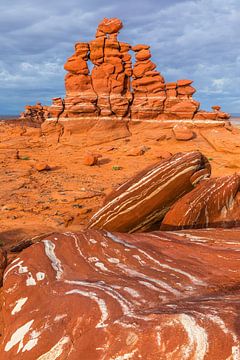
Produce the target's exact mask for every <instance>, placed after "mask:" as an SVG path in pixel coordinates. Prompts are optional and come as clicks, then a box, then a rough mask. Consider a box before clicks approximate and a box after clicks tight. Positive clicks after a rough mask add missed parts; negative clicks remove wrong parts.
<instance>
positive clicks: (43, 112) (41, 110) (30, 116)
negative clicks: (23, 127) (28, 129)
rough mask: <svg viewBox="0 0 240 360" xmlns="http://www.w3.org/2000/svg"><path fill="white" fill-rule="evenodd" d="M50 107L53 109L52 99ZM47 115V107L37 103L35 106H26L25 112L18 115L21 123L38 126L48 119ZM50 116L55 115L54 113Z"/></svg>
mask: <svg viewBox="0 0 240 360" xmlns="http://www.w3.org/2000/svg"><path fill="white" fill-rule="evenodd" d="M52 107H54V99H53V105H52ZM51 109H52V108H51ZM49 115H50V113H49V110H48V106H44V105H42V104H41V103H37V104H36V105H26V106H25V111H24V112H22V113H21V114H20V119H21V120H22V121H23V122H28V123H33V124H36V125H40V124H42V123H43V122H44V121H45V120H46V119H48V117H49ZM52 115H55V113H53V114H52Z"/></svg>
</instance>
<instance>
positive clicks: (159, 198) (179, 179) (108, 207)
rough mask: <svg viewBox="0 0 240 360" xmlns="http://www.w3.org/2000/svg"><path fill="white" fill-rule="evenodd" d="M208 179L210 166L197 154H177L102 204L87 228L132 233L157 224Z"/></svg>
mask: <svg viewBox="0 0 240 360" xmlns="http://www.w3.org/2000/svg"><path fill="white" fill-rule="evenodd" d="M207 176H210V165H209V163H208V162H207V160H206V159H205V158H204V157H203V156H202V154H201V153H200V152H198V151H196V152H190V153H185V154H184V153H178V154H175V155H174V156H172V157H171V158H168V159H166V160H163V161H161V162H160V163H158V164H157V165H155V166H153V167H151V168H149V169H147V170H144V171H142V172H141V173H139V174H138V175H136V176H135V177H134V178H132V179H131V180H129V181H128V182H127V183H125V184H123V185H122V186H120V187H119V188H118V189H117V190H116V191H114V192H113V193H112V194H111V195H109V197H108V198H107V199H106V200H105V204H104V206H103V207H102V208H101V209H100V210H99V212H97V213H96V214H95V215H94V216H93V218H92V219H91V220H90V225H89V227H90V228H96V229H106V230H109V231H122V232H135V231H144V230H147V229H149V228H150V227H151V225H153V224H154V223H156V222H158V221H161V220H162V219H163V217H164V215H165V214H166V212H167V211H168V209H169V207H170V206H171V205H172V204H173V203H174V202H175V201H176V200H177V199H178V198H179V197H181V196H182V195H183V194H186V193H187V192H189V191H190V190H192V189H193V184H195V183H196V182H197V181H199V180H200V179H202V178H203V177H204V178H205V177H207Z"/></svg>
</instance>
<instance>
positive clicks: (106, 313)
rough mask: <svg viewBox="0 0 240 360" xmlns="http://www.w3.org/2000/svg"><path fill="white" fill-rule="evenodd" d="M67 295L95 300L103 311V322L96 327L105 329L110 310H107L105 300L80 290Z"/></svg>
mask: <svg viewBox="0 0 240 360" xmlns="http://www.w3.org/2000/svg"><path fill="white" fill-rule="evenodd" d="M65 294H66V295H71V294H79V295H82V296H85V297H88V298H90V299H91V300H94V301H95V302H96V303H97V304H98V306H99V309H100V311H101V320H100V321H99V323H98V324H97V325H96V328H101V327H105V326H106V324H105V321H106V320H107V319H108V309H107V305H106V303H105V301H104V300H103V299H100V298H99V297H98V296H97V294H96V293H94V292H91V291H83V290H79V289H73V290H70V291H67V292H65Z"/></svg>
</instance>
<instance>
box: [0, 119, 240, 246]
mask: <svg viewBox="0 0 240 360" xmlns="http://www.w3.org/2000/svg"><path fill="white" fill-rule="evenodd" d="M37 131H38V129H35V130H33V132H32V135H31V136H30V137H29V136H28V137H27V136H21V135H20V134H21V128H20V126H19V125H17V126H16V125H15V126H13V125H9V126H5V125H4V126H3V125H2V126H1V127H0V136H1V138H0V139H1V142H0V183H1V187H0V214H1V222H0V242H1V245H2V246H4V247H6V248H9V246H11V245H12V244H16V243H17V242H18V241H20V240H23V239H27V238H29V237H32V236H36V235H39V234H43V233H46V232H51V231H60V232H61V231H66V230H73V231H77V230H80V229H83V228H84V227H85V226H86V224H87V223H88V220H89V218H90V217H91V216H92V215H93V214H94V212H95V211H96V210H97V209H98V208H99V207H100V206H101V204H102V202H103V199H104V197H105V195H106V194H108V193H109V192H111V191H112V190H113V189H114V188H116V187H117V186H118V185H119V184H121V183H122V182H124V181H126V180H128V179H129V178H130V177H131V176H133V175H134V174H136V173H137V172H138V171H140V170H143V169H144V168H145V167H147V166H149V165H151V164H154V163H156V162H158V161H161V155H162V154H163V155H164V154H165V153H166V152H171V153H176V152H179V151H191V150H200V151H201V152H203V153H204V154H205V155H206V157H207V158H208V159H209V161H210V163H211V165H212V173H213V176H219V175H227V174H232V173H234V172H238V171H239V172H240V162H239V157H240V154H239V153H230V152H224V151H216V149H214V147H213V146H212V145H211V144H210V143H209V142H207V141H206V140H205V138H204V137H203V136H202V135H201V134H200V132H199V131H197V132H196V135H197V136H196V138H195V139H193V140H190V141H176V140H175V138H174V136H173V133H172V130H171V129H167V130H165V131H164V133H165V135H166V139H164V140H160V141H157V140H156V138H155V137H154V133H153V136H149V131H148V136H145V135H144V133H141V134H139V133H138V134H135V135H134V134H133V136H131V137H130V138H125V139H120V140H116V141H113V142H111V143H109V142H107V139H106V143H104V144H101V145H95V146H91V147H89V148H81V147H77V148H76V147H74V146H67V145H61V144H57V146H48V145H46V144H45V143H44V142H43V141H42V140H39V139H38V137H36V138H35V137H34V136H35V135H34V134H35V132H36V133H37ZM229 134H230V135H231V133H230V132H229ZM230 135H229V136H230ZM34 139H35V140H34ZM142 148H143V149H144V151H145V153H144V154H143V155H138V150H139V149H140V150H141V149H142ZM17 150H18V151H19V159H17V158H16V151H17ZM87 152H93V153H98V154H101V155H102V157H101V158H100V160H99V163H98V165H95V166H86V165H83V159H84V156H85V154H86V153H87ZM39 161H40V162H44V163H46V164H48V165H49V166H50V167H51V171H43V172H38V171H37V170H36V169H35V166H36V163H37V162H39Z"/></svg>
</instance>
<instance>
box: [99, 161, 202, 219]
mask: <svg viewBox="0 0 240 360" xmlns="http://www.w3.org/2000/svg"><path fill="white" fill-rule="evenodd" d="M185 157H186V158H188V155H182V154H181V155H180V156H178V157H177V159H175V161H171V162H168V163H164V164H161V165H158V166H156V167H155V168H153V169H152V170H151V171H149V172H148V173H147V174H146V175H145V176H144V177H143V178H141V179H140V180H139V181H138V182H136V183H134V184H132V185H131V186H130V187H129V188H128V189H127V190H126V191H125V192H123V193H122V194H120V195H119V196H118V197H117V198H115V199H113V200H112V201H110V202H109V203H108V204H106V206H104V207H103V208H102V209H100V210H99V211H98V212H97V213H96V214H95V215H94V218H97V217H99V215H101V214H102V213H105V211H106V209H108V208H109V207H110V206H111V205H112V204H114V203H115V202H119V200H120V199H121V198H124V197H125V196H126V195H127V194H128V193H130V192H131V191H134V190H137V189H139V188H140V187H141V186H142V185H143V184H145V183H146V182H147V181H148V180H149V179H152V177H154V175H155V174H156V173H158V172H159V169H161V167H162V169H163V171H166V176H167V178H169V177H170V179H169V180H168V181H166V179H165V178H162V183H163V185H162V186H161V187H158V188H157V189H156V190H155V192H152V193H151V195H150V197H152V196H154V195H155V193H158V192H159V191H161V190H162V189H163V188H164V187H165V186H166V185H168V184H169V183H171V182H172V181H174V180H175V179H176V178H177V177H179V176H181V175H182V174H184V173H186V172H188V171H190V170H195V169H196V170H197V166H198V164H199V159H195V160H192V161H191V163H192V164H194V165H193V166H189V167H187V168H185V166H186V164H184V158H185ZM179 159H182V164H181V165H183V164H184V169H183V171H179V168H178V167H176V166H174V165H175V164H176V163H178V161H179ZM195 163H196V164H195ZM169 168H170V169H171V170H172V171H173V172H174V174H175V173H176V174H175V176H171V175H170V172H169V171H168V170H169ZM150 197H149V198H150ZM145 200H146V198H145ZM131 202H132V200H131ZM127 204H128V202H123V203H120V204H119V205H118V206H117V207H115V209H114V214H117V213H118V212H119V211H121V207H122V206H124V207H125V205H126V206H127ZM136 206H139V201H138V202H137V203H136V204H135V205H133V206H132V207H131V209H132V208H134V207H136ZM117 209H118V212H117ZM126 211H127V212H128V211H129V206H127V210H125V212H126ZM121 213H124V211H123V212H121ZM111 215H112V214H110V216H111ZM108 219H109V217H108V218H107V219H106V221H105V222H104V223H105V225H106V223H107V222H108ZM112 219H114V217H113V218H111V220H112Z"/></svg>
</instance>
